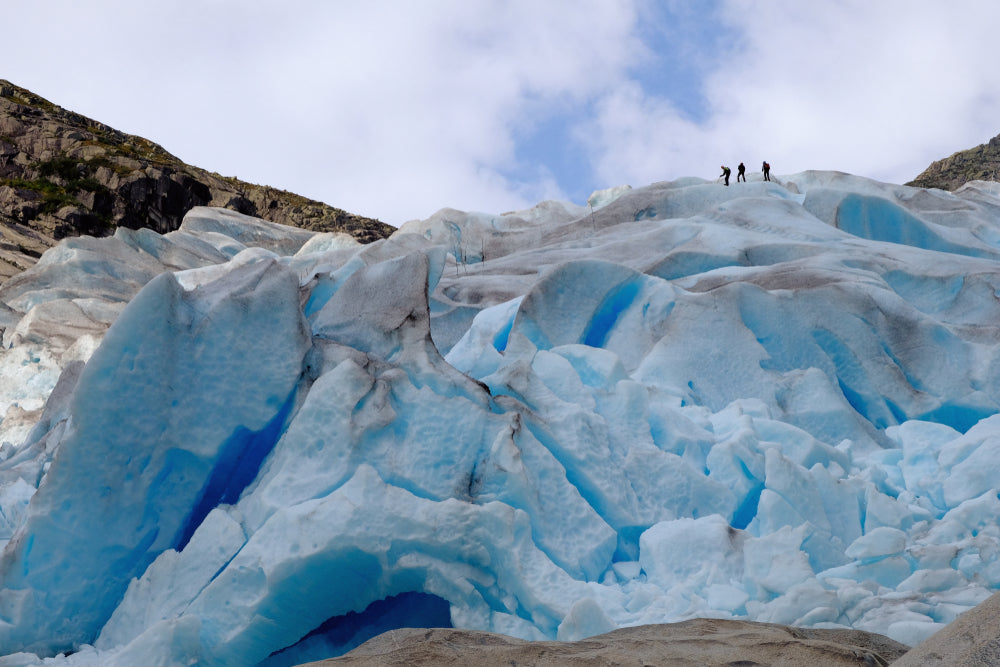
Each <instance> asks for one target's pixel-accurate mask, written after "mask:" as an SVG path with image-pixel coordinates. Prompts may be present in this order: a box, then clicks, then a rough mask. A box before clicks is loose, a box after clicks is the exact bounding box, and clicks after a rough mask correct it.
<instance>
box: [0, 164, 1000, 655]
mask: <svg viewBox="0 0 1000 667" xmlns="http://www.w3.org/2000/svg"><path fill="white" fill-rule="evenodd" d="M752 176H753V175H752ZM996 197H997V193H996V192H995V191H994V190H991V189H990V188H989V187H986V186H983V187H976V186H975V185H973V186H969V187H967V188H965V189H963V190H962V191H960V192H958V193H955V194H952V193H945V192H941V191H925V190H919V189H915V188H907V187H902V186H893V185H888V184H884V183H876V182H873V181H869V180H866V179H862V178H858V177H853V176H849V175H846V174H837V173H832V172H808V173H804V174H798V175H794V176H789V177H786V178H783V179H775V181H773V182H770V183H765V182H761V181H751V182H750V183H746V184H744V183H738V184H733V185H732V186H730V187H729V188H722V187H719V186H716V185H714V184H712V183H708V182H705V181H701V180H699V179H684V180H683V181H676V182H672V183H659V184H654V185H650V186H647V187H644V188H621V189H613V190H610V191H606V192H604V193H595V199H594V201H593V202H592V204H591V205H590V206H587V207H581V206H574V205H572V204H561V203H554V202H549V203H545V204H541V205H539V207H537V208H536V209H533V210H530V211H520V212H514V213H510V214H505V215H489V214H484V213H463V212H459V211H454V210H451V209H445V210H443V211H441V212H439V213H438V214H436V215H435V216H432V218H430V219H428V220H425V221H414V222H412V223H408V224H407V225H404V226H403V227H402V228H401V229H400V230H399V231H398V232H397V233H396V234H394V235H393V237H391V238H389V239H386V240H384V241H380V242H376V243H374V244H371V245H369V246H359V245H357V244H356V243H353V242H347V241H345V240H344V239H341V238H338V237H331V236H317V235H312V234H309V233H304V232H301V231H297V230H287V229H285V228H281V227H278V226H275V225H269V224H268V223H264V222H263V221H258V220H253V219H248V218H246V217H245V216H239V215H238V214H234V213H231V212H224V211H217V210H211V209H195V210H193V211H192V212H191V213H190V214H189V215H188V218H187V219H186V220H185V223H184V225H183V226H182V228H181V229H180V230H178V232H174V233H172V234H168V235H166V236H163V237H160V236H158V235H155V234H152V233H149V232H129V231H125V230H122V231H120V232H119V233H118V234H116V236H115V237H114V238H112V239H104V240H93V239H84V240H77V241H68V242H66V243H64V244H63V245H61V246H59V247H57V248H56V249H54V250H53V251H50V252H51V253H52V256H51V257H50V256H49V254H47V255H46V256H45V258H43V261H41V262H39V263H38V265H37V266H36V267H35V268H34V269H32V270H31V271H29V272H26V273H25V274H23V275H21V276H19V277H18V278H16V279H14V280H12V281H9V282H8V283H7V284H6V285H4V286H3V287H2V288H0V300H2V302H3V303H4V304H5V308H4V309H3V310H2V312H0V322H2V323H3V326H4V327H5V330H4V333H3V340H4V347H3V350H2V351H0V373H3V378H4V384H3V387H2V388H0V400H2V401H4V403H2V404H0V408H3V410H4V420H3V422H0V438H3V439H6V440H8V444H6V445H4V448H3V449H2V450H0V456H2V457H3V459H4V460H3V462H2V463H0V511H2V516H0V538H2V539H3V540H5V541H7V542H6V547H5V549H4V552H3V555H2V557H0V618H2V620H3V621H4V622H3V623H2V624H0V653H7V654H10V655H9V656H8V657H7V658H0V665H33V664H41V660H42V657H44V656H53V655H56V654H59V653H64V652H72V653H71V654H69V655H65V656H63V657H62V658H60V659H59V662H61V663H64V664H77V665H83V664H102V665H116V664H117V665H127V664H132V663H131V662H130V661H133V660H134V658H135V656H137V655H146V656H149V655H155V656H157V658H158V659H159V660H160V661H161V663H162V664H166V665H172V664H191V663H192V662H199V661H200V662H201V663H202V664H209V665H211V664H219V665H223V664H263V665H278V664H295V663H296V662H305V661H307V660H310V659H317V658H322V657H328V656H330V655H333V654H336V653H339V652H343V651H346V650H348V649H349V648H350V647H352V646H354V645H356V644H357V643H359V642H360V641H362V640H363V639H365V638H367V636H368V635H370V633H371V632H375V631H378V630H380V629H389V628H391V627H399V626H401V625H406V624H421V621H422V620H423V622H427V621H426V619H427V618H429V617H433V618H435V619H436V622H440V621H441V617H440V615H438V612H437V611H434V610H441V609H446V610H447V614H446V615H447V618H448V621H450V622H451V623H453V624H454V625H455V626H457V627H465V628H475V629H483V630H492V631H497V632H503V633H506V634H511V635H514V636H517V637H522V638H558V639H576V638H580V637H584V636H588V635H591V634H598V633H602V632H606V631H607V630H609V629H612V628H614V627H622V626H628V625H637V624H644V623H661V622H669V621H676V620H681V619H686V618H691V617H696V616H707V617H721V618H746V619H751V620H760V621H770V622H776V623H785V624H796V625H806V626H819V627H853V628H858V629H863V630H869V631H875V632H880V633H884V634H887V635H889V636H890V637H893V638H894V639H897V640H900V641H903V642H905V643H909V644H913V643H916V642H918V641H920V640H921V639H923V638H925V637H927V636H929V635H930V634H932V633H933V632H935V631H936V630H937V629H939V628H941V627H943V626H944V625H945V624H947V623H949V622H950V621H951V620H953V619H954V618H955V617H956V616H957V615H958V614H959V613H961V612H962V611H963V610H965V609H969V608H971V607H972V606H974V605H976V604H977V603H978V602H980V601H982V600H984V599H986V598H987V597H988V596H989V595H990V594H991V593H992V592H993V591H995V590H996V589H997V588H998V587H1000V528H998V527H997V526H998V521H997V518H998V517H1000V498H998V491H1000V476H998V474H996V473H997V472H1000V471H997V470H996V466H995V465H994V463H993V462H994V461H995V460H996V458H997V457H996V456H995V453H996V452H995V450H996V441H997V437H998V434H1000V422H998V418H997V417H996V413H997V412H998V407H1000V356H998V352H1000V348H998V345H1000V337H998V336H997V333H998V330H997V327H998V324H997V323H998V322H1000V305H998V303H997V299H996V298H995V295H996V294H997V293H1000V263H998V261H997V260H998V258H1000V246H998V244H997V241H998V240H1000V217H998V216H997V213H996V211H998V210H1000V207H998V205H1000V199H997V198H996ZM109 325H110V328H108V327H109ZM83 362H86V366H83V365H82V363H83ZM60 371H61V373H62V379H61V380H60V385H59V387H56V379H57V378H58V377H59V374H60ZM46 401H47V403H45V402H46ZM43 404H45V407H44V410H43V408H42V405H43ZM363 628H366V629H363ZM4 661H5V662H4Z"/></svg>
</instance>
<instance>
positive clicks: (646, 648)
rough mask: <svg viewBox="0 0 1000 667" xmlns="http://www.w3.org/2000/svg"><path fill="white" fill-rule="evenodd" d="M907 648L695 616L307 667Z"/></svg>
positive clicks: (872, 637) (835, 662)
mask: <svg viewBox="0 0 1000 667" xmlns="http://www.w3.org/2000/svg"><path fill="white" fill-rule="evenodd" d="M906 649H907V647H906V646H905V645H903V644H900V643H898V642H894V641H893V640H891V639H889V638H887V637H883V636H882V635H877V634H873V633H868V632H861V631H858V630H818V629H805V628H791V627H787V626H782V625H776V624H771V623H753V622H750V621H733V620H717V619H695V620H691V621H684V622H681V623H670V624H664V625H643V626H638V627H634V628H623V629H620V630H615V631H613V632H609V633H607V634H603V635H599V636H597V637H591V638H589V639H583V640H580V641H576V642H527V641H521V640H518V639H513V638H511V637H506V636H504V635H498V634H493V633H489V632H473V631H463V630H452V629H432V630H420V629H404V630H392V631H390V632H386V633H384V634H381V635H379V636H378V637H375V638H374V639H371V640H369V641H368V642H366V643H364V644H362V645H361V646H359V647H358V648H356V649H354V650H353V651H351V652H350V653H348V654H347V655H344V656H342V657H340V658H335V659H332V660H325V661H321V662H314V663H309V666H310V667H320V666H323V667H333V666H334V665H356V666H359V667H369V666H370V667H375V666H376V665H378V667H393V666H396V665H398V666H400V667H402V666H403V665H406V666H407V667H419V666H427V667H430V666H431V665H472V664H475V665H476V666H477V667H493V666H496V667H500V666H501V665H503V666H505V667H506V666H508V665H519V666H529V665H530V666H532V667H554V666H556V665H622V666H626V665H629V666H630V665H636V666H637V667H638V666H643V665H672V666H676V667H686V666H688V665H690V666H691V667H696V666H697V667H713V666H719V667H722V666H723V665H748V666H749V665H770V666H773V667H779V666H787V667H801V665H822V666H823V667H839V666H840V665H844V666H846V665H888V664H890V663H892V661H893V660H896V659H897V658H899V657H900V656H901V655H903V654H904V653H905V652H906ZM893 664H897V663H893ZM908 664H909V663H908ZM912 664H918V663H912ZM942 664H945V663H942ZM949 664H950V663H949Z"/></svg>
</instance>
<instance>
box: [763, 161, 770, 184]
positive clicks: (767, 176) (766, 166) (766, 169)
mask: <svg viewBox="0 0 1000 667" xmlns="http://www.w3.org/2000/svg"><path fill="white" fill-rule="evenodd" d="M762 171H763V172H764V180H765V181H769V180H771V165H769V164H768V163H766V162H765V163H764V167H763V169H762Z"/></svg>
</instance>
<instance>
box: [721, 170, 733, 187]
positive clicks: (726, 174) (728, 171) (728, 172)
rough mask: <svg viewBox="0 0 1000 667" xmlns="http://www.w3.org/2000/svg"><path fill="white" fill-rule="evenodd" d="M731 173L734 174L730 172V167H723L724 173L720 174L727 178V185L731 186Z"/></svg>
mask: <svg viewBox="0 0 1000 667" xmlns="http://www.w3.org/2000/svg"><path fill="white" fill-rule="evenodd" d="M730 173H732V172H731V171H730V169H729V167H723V168H722V173H721V174H720V176H725V177H726V185H729V174H730Z"/></svg>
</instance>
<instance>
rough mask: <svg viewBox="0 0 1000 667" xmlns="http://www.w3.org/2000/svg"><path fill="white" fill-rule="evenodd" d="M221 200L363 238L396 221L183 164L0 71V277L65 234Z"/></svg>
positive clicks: (177, 219) (97, 232)
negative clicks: (0, 75)
mask: <svg viewBox="0 0 1000 667" xmlns="http://www.w3.org/2000/svg"><path fill="white" fill-rule="evenodd" d="M194 206H219V207H224V208H229V209H233V210H236V211H239V212H240V213H245V214H247V215H253V216H256V217H260V218H263V219H265V220H270V221H272V222H277V223H281V224H286V225H291V226H295V227H301V228H304V229H309V230H312V231H339V232H346V233H348V234H351V235H352V236H354V237H355V238H357V239H358V240H359V241H361V242H364V243H366V242H371V241H375V240H377V239H380V238H384V237H386V236H388V235H389V234H391V233H392V232H393V231H394V229H395V228H394V227H392V226H391V225H388V224H386V223H383V222H380V221H378V220H373V219H370V218H364V217H361V216H358V215H354V214H351V213H348V212H346V211H343V210H341V209H338V208H334V207H332V206H328V205H327V204H324V203H322V202H318V201H312V200H309V199H306V198H305V197H301V196H299V195H296V194H293V193H291V192H286V191H283V190H276V189H274V188H270V187H266V186H261V185H254V184H251V183H245V182H243V181H239V180H237V179H235V178H230V177H225V176H220V175H219V174H216V173H212V172H208V171H205V170H204V169H199V168H197V167H193V166H191V165H187V164H185V163H184V162H182V161H181V160H179V159H178V158H176V157H175V156H173V155H171V154H170V153H168V152H167V151H166V150H164V149H163V148H162V147H161V146H159V145H157V144H155V143H153V142H152V141H149V140H148V139H144V138H142V137H137V136H134V135H130V134H125V133H124V132H119V131H118V130H115V129H114V128H111V127H108V126H107V125H104V124H103V123H99V122H97V121H95V120H91V119H90V118H86V117H84V116H81V115H80V114H77V113H73V112H72V111H68V110H66V109H63V108H62V107H60V106H57V105H55V104H53V103H52V102H49V101H48V100H45V99H43V98H41V97H39V96H38V95H35V94H34V93H32V92H30V91H28V90H25V89H23V88H20V87H18V86H15V85H14V84H12V83H10V82H8V81H5V80H2V79H0V283H2V282H3V281H4V280H6V279H7V278H9V277H10V276H12V275H14V274H16V273H19V272H20V271H22V270H24V269H26V268H28V267H29V266H31V265H32V264H33V263H34V262H35V260H36V259H37V258H38V257H39V256H40V255H41V253H42V252H44V251H45V250H46V249H47V248H49V247H51V246H52V245H54V244H55V243H56V242H57V241H58V240H59V239H62V238H64V237H67V236H79V235H84V234H87V235H91V236H106V235H109V234H112V233H113V232H114V230H115V229H116V228H117V227H129V228H132V229H138V228H142V227H146V228H149V229H153V230H156V231H157V232H160V233H165V232H169V231H172V230H174V229H177V228H178V227H179V226H180V223H181V219H182V218H183V217H184V214H185V213H186V212H187V211H189V210H190V209H191V208H193V207H194Z"/></svg>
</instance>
